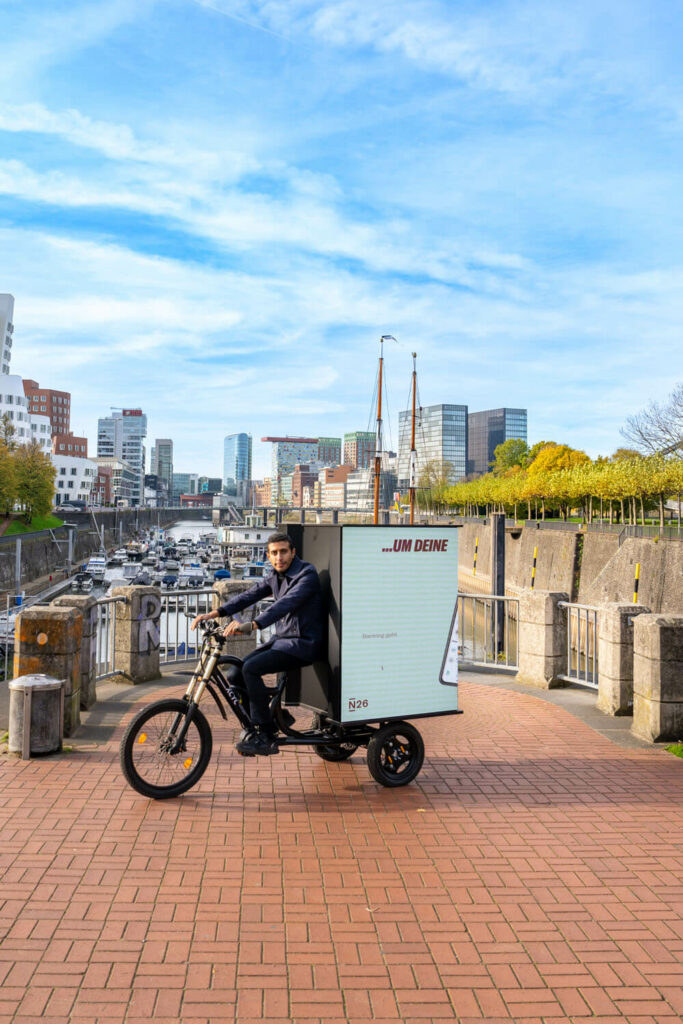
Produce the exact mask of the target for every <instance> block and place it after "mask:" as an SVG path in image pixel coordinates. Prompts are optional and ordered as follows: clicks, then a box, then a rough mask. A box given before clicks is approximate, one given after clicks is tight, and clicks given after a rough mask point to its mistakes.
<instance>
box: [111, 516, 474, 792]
mask: <svg viewBox="0 0 683 1024" xmlns="http://www.w3.org/2000/svg"><path fill="white" fill-rule="evenodd" d="M451 531H453V528H452V527H451V528H441V529H440V530H439V531H437V529H436V528H431V527H423V528H411V529H410V530H407V529H406V528H402V529H400V530H399V531H396V530H395V529H392V528H391V527H375V528H373V529H372V530H367V528H363V527H353V526H351V527H347V526H344V527H313V528H311V527H299V529H298V531H297V530H296V529H292V528H290V531H289V532H290V533H293V534H294V537H293V540H294V543H295V546H296V548H297V550H299V551H301V550H302V549H303V555H302V557H304V558H305V559H306V560H308V561H311V562H313V564H315V565H316V566H317V567H318V569H319V573H320V577H321V582H322V583H323V592H324V595H325V600H326V602H327V605H328V609H329V637H328V660H327V662H326V663H325V662H323V663H318V664H316V665H313V666H306V667H304V668H303V669H301V670H295V671H290V672H288V673H282V674H280V675H279V676H278V678H277V685H276V686H275V687H274V688H273V689H272V691H271V692H272V696H271V700H270V710H271V714H272V718H273V721H274V723H275V725H276V726H277V728H278V730H279V732H278V735H277V737H276V743H277V745H278V747H279V751H278V752H279V753H282V752H285V751H287V750H288V749H290V748H293V747H299V748H301V747H310V748H311V749H312V750H313V751H314V753H315V754H316V755H317V756H319V757H320V758H322V759H323V760H324V761H345V760H347V759H348V758H350V757H351V756H352V755H353V754H354V753H355V752H356V751H357V750H358V749H359V748H364V749H365V750H366V758H367V765H368V769H369V771H370V774H371V775H372V777H373V778H374V779H375V780H376V781H377V782H378V783H379V784H380V785H382V786H386V787H389V788H396V787H400V786H405V785H407V784H408V783H410V782H412V781H413V780H414V779H415V778H416V777H417V775H418V774H419V772H420V769H421V768H422V765H423V762H424V754H425V748H424V741H423V739H422V736H421V734H420V732H419V730H418V729H417V728H416V727H415V725H414V724H412V722H409V721H406V720H405V719H406V718H407V717H410V718H420V717H427V716H431V715H445V714H460V713H461V712H460V710H459V709H458V708H457V539H456V538H457V535H454V531H453V533H451ZM397 533H398V545H397V546H396V547H394V544H396V543H397V538H396V534H397ZM444 534H446V539H444V538H443V535H444ZM453 542H455V543H453ZM449 544H451V545H452V547H451V551H450V553H449V557H448V559H444V558H443V555H444V554H446V553H447V550H448V545H449ZM406 545H410V546H409V547H406ZM390 552H391V553H394V552H396V553H400V554H402V555H404V554H407V555H408V556H411V555H413V556H415V557H414V558H413V559H412V562H413V564H412V565H411V564H410V562H411V558H410V557H409V558H408V560H407V561H405V562H403V560H402V565H403V566H404V568H402V569H401V570H400V578H401V581H402V583H403V584H404V585H405V584H406V583H407V584H408V585H409V587H410V593H411V602H410V604H411V606H412V604H414V603H415V600H416V599H417V600H422V599H423V598H424V597H427V598H428V599H429V605H430V607H429V612H428V616H429V617H428V620H426V621H428V622H429V624H430V625H429V628H428V629H425V628H423V629H422V639H423V640H425V635H424V634H425V633H427V634H428V635H427V637H426V640H427V643H426V644H425V645H424V647H421V645H420V643H418V642H416V637H415V629H414V623H413V621H412V614H413V613H412V607H410V606H408V605H405V606H401V605H399V607H397V606H396V583H397V581H396V580H395V579H394V578H393V577H394V576H395V574H396V572H397V569H396V564H397V563H396V560H392V559H391V558H387V557H386V556H387V555H388V553H390ZM373 558H375V559H377V561H378V563H379V567H380V568H381V569H382V572H383V584H384V588H385V589H386V593H385V594H383V595H382V594H380V595H379V600H378V598H377V594H376V588H375V590H373V592H372V594H371V593H370V592H368V593H364V591H363V588H362V587H361V588H360V589H359V588H358V587H357V586H355V587H354V585H353V581H354V577H355V576H357V575H358V574H359V566H363V572H365V571H366V570H367V567H368V566H370V567H372V560H373ZM454 560H455V569H456V571H455V573H454V572H452V569H453V563H454ZM321 566H322V568H321ZM454 580H455V583H454V582H453V581H454ZM420 587H422V590H423V591H424V593H423V594H421V593H420V592H419V591H420ZM440 597H445V601H443V602H440V601H439V598H440ZM434 598H436V599H437V603H436V604H434V603H433V602H434ZM367 615H370V616H371V617H372V627H369V626H367V625H366V618H367ZM342 621H344V623H345V626H344V635H342ZM199 628H200V630H201V636H202V639H201V646H200V650H199V657H198V662H197V665H196V667H195V669H194V671H193V672H192V673H190V680H189V684H188V686H187V689H186V691H185V693H184V694H183V696H182V697H170V698H164V699H162V700H159V701H155V702H154V703H152V704H149V705H148V706H147V707H145V708H143V709H142V710H141V711H140V712H139V713H138V714H137V715H136V717H135V718H134V719H133V720H132V721H131V723H130V724H129V726H128V728H127V729H126V732H125V734H124V737H123V739H122V741H121V747H120V760H121V768H122V771H123V774H124V776H125V778H126V780H127V781H128V783H129V784H130V785H131V786H132V787H133V789H135V790H136V791H137V792H139V793H141V794H142V795H144V796H147V797H151V798H153V799H157V800H162V799H166V798H170V797H177V796H180V795H181V794H182V793H185V792H186V791H187V790H189V789H190V788H191V787H192V786H194V785H195V784H196V783H197V782H198V781H199V780H200V779H201V777H202V775H203V774H204V772H205V771H206V769H207V767H208V764H209V761H210V759H211V752H212V745H213V739H212V732H211V726H210V724H209V721H208V719H207V717H206V715H205V714H204V712H203V711H202V709H201V707H200V702H201V701H202V700H203V699H205V698H206V695H207V694H208V695H209V696H210V697H211V698H212V699H213V701H214V702H215V704H216V706H217V707H218V709H219V712H220V714H221V716H222V718H223V719H224V720H227V718H228V715H227V711H228V710H229V711H231V712H232V714H233V715H234V716H235V718H236V719H237V721H238V722H239V724H240V725H241V726H242V728H243V729H244V730H248V729H250V728H252V727H253V723H252V721H251V719H250V716H249V702H248V698H247V693H246V689H245V687H244V682H243V680H242V676H241V665H242V661H241V659H240V658H238V657H236V656H234V655H231V654H227V653H224V650H225V647H226V644H227V640H226V638H225V637H224V636H223V627H222V626H221V625H219V624H218V622H217V621H216V620H206V621H204V622H202V623H200V626H199ZM370 629H372V631H369V630H370ZM444 643H445V646H444ZM342 663H344V664H345V665H347V666H348V675H349V677H350V682H349V685H345V683H344V680H343V679H342V672H341V666H342ZM404 709H405V710H404Z"/></svg>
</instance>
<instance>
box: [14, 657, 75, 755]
mask: <svg viewBox="0 0 683 1024" xmlns="http://www.w3.org/2000/svg"><path fill="white" fill-rule="evenodd" d="M64 682H65V681H64V680H63V679H54V678H53V677H52V676H46V675H39V674H36V675H28V676H19V678H18V679H12V680H11V681H10V683H9V691H10V697H9V744H8V748H9V752H10V754H21V756H22V758H23V759H24V760H27V759H28V758H29V757H31V755H33V754H52V753H54V752H55V751H59V750H61V749H62V734H63V731H64Z"/></svg>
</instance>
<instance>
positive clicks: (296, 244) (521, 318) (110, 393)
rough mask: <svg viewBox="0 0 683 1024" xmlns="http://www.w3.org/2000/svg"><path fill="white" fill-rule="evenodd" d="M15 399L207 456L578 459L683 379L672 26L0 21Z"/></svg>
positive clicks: (389, 15) (121, 9) (623, 6)
mask: <svg viewBox="0 0 683 1024" xmlns="http://www.w3.org/2000/svg"><path fill="white" fill-rule="evenodd" d="M0 23H1V24H2V38H3V46H2V56H1V57H0V292H2V291H5V292H11V293H12V294H13V295H14V296H15V338H16V343H15V346H14V349H13V361H12V371H13V372H15V373H21V374H23V375H24V376H30V377H34V378H35V379H37V380H38V381H39V382H40V383H41V384H44V385H45V386H47V387H55V388H61V389H66V390H69V391H71V393H72V409H73V412H72V428H73V429H74V431H75V432H80V431H81V430H85V432H86V433H87V434H88V436H89V438H90V441H91V446H92V447H93V449H94V445H95V437H96V426H97V418H98V416H101V415H104V414H106V413H107V411H108V409H109V407H110V406H119V407H120V406H123V407H137V406H141V407H142V408H143V409H144V411H145V412H146V413H147V415H148V423H149V434H148V446H151V444H152V443H153V439H154V438H155V437H172V438H173V439H174V443H175V460H174V461H175V468H176V470H177V471H185V472H188V471H197V472H200V473H209V474H211V475H218V474H219V473H220V472H221V459H222V438H223V436H224V435H225V434H227V433H233V432H236V431H241V430H245V431H249V432H251V433H252V434H253V436H254V438H255V442H256V443H255V446H254V454H255V470H256V472H257V473H258V474H259V475H263V474H265V473H267V472H268V465H269V455H268V446H266V445H261V444H260V443H258V439H260V438H261V437H262V436H264V435H266V434H280V433H282V434H285V433H287V434H301V435H310V436H316V435H319V434H322V435H339V434H341V433H343V432H344V431H350V430H364V429H366V428H367V426H368V421H369V419H370V416H371V408H370V406H371V399H372V390H373V385H374V380H375V373H376V358H377V350H378V339H379V336H380V335H381V334H385V333H390V334H392V335H394V336H395V337H396V338H397V339H398V345H396V346H393V345H392V346H391V349H390V350H387V352H386V356H387V363H386V367H387V377H388V385H389V412H390V424H389V426H390V433H391V438H392V440H393V442H394V445H395V444H396V442H397V433H398V430H397V421H398V413H399V411H400V410H401V409H403V408H405V407H406V404H407V397H408V388H409V381H410V373H411V358H410V353H411V351H413V350H415V351H417V353H418V374H419V387H420V397H421V400H422V402H423V404H425V405H429V404H433V403H438V402H456V403H464V404H467V405H469V408H470V410H471V411H476V410H478V409H486V408H494V407H498V406H501V405H508V406H522V407H526V408H528V410H529V437H530V440H531V441H536V440H540V439H549V440H557V441H561V442H566V443H569V444H571V445H574V446H575V447H579V448H583V449H585V450H586V451H587V452H588V453H589V454H590V455H591V456H595V455H597V454H601V453H602V454H609V453H610V452H611V451H613V450H614V449H615V448H616V447H617V446H618V445H619V444H620V443H622V441H621V438H620V435H619V428H620V427H621V426H622V425H623V424H624V421H625V418H626V416H628V415H629V414H631V413H633V412H636V411H638V410H639V409H641V408H642V407H643V406H644V405H646V404H647V403H648V402H649V401H650V400H652V399H663V398H665V397H666V395H667V394H668V393H669V391H670V390H671V388H672V386H673V385H674V384H675V383H676V381H677V380H680V379H681V377H682V376H683V356H682V352H683V345H682V344H681V322H682V320H683V316H682V314H683V289H682V287H681V285H682V284H683V252H682V247H681V241H682V223H681V222H682V219H683V205H682V204H681V198H680V197H681V195H682V194H683V188H682V185H683V182H682V181H681V178H682V177H683V172H682V170H681V168H683V159H682V156H683V153H682V148H683V147H682V145H681V141H682V134H683V89H682V88H681V86H682V85H683V82H682V78H683V69H682V65H681V61H680V52H681V47H682V43H683V38H682V37H683V16H682V14H681V8H680V4H679V3H676V2H674V0H671V2H669V0H650V2H649V3H646V2H640V0H618V2H617V0H614V2H612V0H591V2H587V0H575V2H573V3H571V4H567V3H564V2H557V0H510V2H499V0H476V2H474V0H472V2H462V3H461V2H457V0H450V2H444V0H441V2H439V0H433V2H432V0H390V2H389V0H374V2H373V3H372V4H370V3H367V0H287V2H285V0H210V2H208V0H207V2H204V0H97V2H89V0H49V2H47V0H45V2H43V0H0Z"/></svg>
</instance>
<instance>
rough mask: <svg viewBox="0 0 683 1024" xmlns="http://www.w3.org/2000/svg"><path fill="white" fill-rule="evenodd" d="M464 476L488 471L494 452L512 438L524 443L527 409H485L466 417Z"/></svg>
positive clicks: (477, 474)
mask: <svg viewBox="0 0 683 1024" xmlns="http://www.w3.org/2000/svg"><path fill="white" fill-rule="evenodd" d="M468 433H469V437H468V446H467V475H468V476H482V475H483V474H484V473H488V472H489V471H490V469H491V463H492V462H493V461H494V459H495V455H494V453H495V450H496V448H497V447H498V445H499V444H503V443H504V442H505V441H509V440H510V439H511V438H519V439H520V440H522V441H526V439H527V415H526V409H485V410H484V411H483V412H471V413H470V414H469V416H468Z"/></svg>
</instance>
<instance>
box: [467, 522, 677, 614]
mask: <svg viewBox="0 0 683 1024" xmlns="http://www.w3.org/2000/svg"><path fill="white" fill-rule="evenodd" d="M477 537H478V538H479V549H478V553H477V572H476V576H474V577H473V576H472V563H473V558H474V545H475V539H476V538H477ZM490 538H491V530H490V527H489V526H488V525H485V524H484V522H483V521H482V522H481V523H470V522H468V523H464V525H463V526H462V528H461V529H460V530H459V532H458V543H459V559H458V562H459V575H460V585H461V589H465V590H470V591H474V592H477V593H479V592H481V593H487V592H489V587H490V564H491V539H490ZM534 547H537V548H538V553H537V558H536V580H535V586H534V589H535V590H549V591H562V592H564V593H567V594H570V595H571V597H570V600H572V601H579V602H580V603H581V604H591V605H597V606H602V605H605V604H608V603H613V602H616V603H619V604H629V603H631V602H632V601H633V589H634V586H633V584H634V577H635V569H636V564H638V563H640V583H639V589H638V604H642V605H645V606H646V607H647V608H649V609H651V611H652V612H657V613H667V614H676V615H681V614H683V541H678V540H655V539H651V538H627V539H625V540H624V541H623V542H622V543H621V545H620V544H619V536H618V535H617V534H614V533H598V532H595V533H593V532H591V533H579V532H573V531H569V530H553V529H550V528H544V527H543V525H542V524H541V526H540V528H536V526H535V525H526V524H525V526H524V527H523V528H521V527H520V528H515V529H512V530H511V529H510V528H508V529H507V530H506V532H505V562H506V574H505V578H506V589H507V590H508V593H513V594H514V593H519V592H522V591H524V590H527V589H530V586H531V570H532V566H533V558H534Z"/></svg>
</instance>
